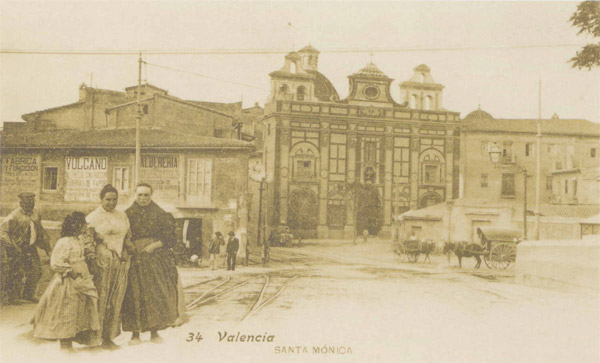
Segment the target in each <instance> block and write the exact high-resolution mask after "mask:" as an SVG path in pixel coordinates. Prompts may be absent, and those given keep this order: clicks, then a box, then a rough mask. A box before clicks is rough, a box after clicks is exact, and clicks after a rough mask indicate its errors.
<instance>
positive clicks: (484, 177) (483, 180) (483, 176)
mask: <svg viewBox="0 0 600 363" xmlns="http://www.w3.org/2000/svg"><path fill="white" fill-rule="evenodd" d="M487 186H488V175H487V174H481V187H482V188H487Z"/></svg>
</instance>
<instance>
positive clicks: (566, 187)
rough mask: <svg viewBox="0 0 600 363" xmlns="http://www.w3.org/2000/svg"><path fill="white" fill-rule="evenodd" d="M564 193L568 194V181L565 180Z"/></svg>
mask: <svg viewBox="0 0 600 363" xmlns="http://www.w3.org/2000/svg"><path fill="white" fill-rule="evenodd" d="M565 194H569V181H568V180H565Z"/></svg>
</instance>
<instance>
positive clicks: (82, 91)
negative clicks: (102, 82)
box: [79, 83, 87, 101]
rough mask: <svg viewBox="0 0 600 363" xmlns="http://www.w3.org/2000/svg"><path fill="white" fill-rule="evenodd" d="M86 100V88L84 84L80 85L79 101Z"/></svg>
mask: <svg viewBox="0 0 600 363" xmlns="http://www.w3.org/2000/svg"><path fill="white" fill-rule="evenodd" d="M86 98H87V86H86V85H85V83H82V84H81V86H79V101H85V99H86Z"/></svg>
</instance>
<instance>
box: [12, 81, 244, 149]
mask: <svg viewBox="0 0 600 363" xmlns="http://www.w3.org/2000/svg"><path fill="white" fill-rule="evenodd" d="M140 98H141V100H140V103H141V109H142V112H143V115H144V116H143V117H142V119H141V127H142V128H153V129H166V130H170V131H176V132H183V133H188V132H190V133H196V134H200V135H206V136H215V137H237V134H236V132H235V130H234V125H235V124H236V120H235V117H234V116H233V115H232V114H230V113H227V112H221V111H218V110H215V109H213V108H210V107H207V106H204V105H202V104H199V103H196V102H194V101H186V100H183V99H180V98H178V97H174V96H171V95H169V94H168V91H167V90H164V89H162V88H159V87H156V86H153V85H151V84H144V85H142V87H141V92H140ZM240 106H241V105H240ZM240 108H241V107H240ZM137 109H138V106H137V86H132V87H127V88H125V92H120V91H113V90H105V89H99V88H92V87H88V86H86V85H85V84H82V85H81V86H80V87H79V100H78V101H77V102H74V103H71V104H67V105H63V106H58V107H52V108H49V109H45V110H41V111H36V112H31V113H28V114H25V115H23V116H22V118H23V120H25V121H26V122H27V124H28V127H27V130H28V131H45V130H57V129H76V130H102V129H127V128H134V127H135V123H136V115H137Z"/></svg>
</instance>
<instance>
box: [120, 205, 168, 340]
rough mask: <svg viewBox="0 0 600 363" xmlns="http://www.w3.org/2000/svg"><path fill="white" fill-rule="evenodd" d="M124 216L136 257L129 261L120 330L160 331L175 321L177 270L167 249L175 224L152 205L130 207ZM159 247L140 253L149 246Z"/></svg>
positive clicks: (166, 214)
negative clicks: (160, 243) (153, 244)
mask: <svg viewBox="0 0 600 363" xmlns="http://www.w3.org/2000/svg"><path fill="white" fill-rule="evenodd" d="M125 213H126V214H127V216H128V217H129V223H130V225H131V241H132V242H133V244H134V245H135V247H136V250H137V251H138V252H137V253H135V254H134V256H133V257H132V258H131V267H130V269H129V275H128V285H127V291H126V292H125V299H124V300H123V307H122V310H121V314H122V317H123V330H125V331H137V332H143V331H151V330H162V329H165V328H166V327H167V326H168V325H170V324H172V323H173V322H174V321H175V320H176V319H177V317H178V310H177V303H178V301H177V278H178V276H177V268H176V267H175V259H174V257H173V254H172V253H171V250H170V249H171V248H172V247H173V246H174V245H175V241H176V235H175V220H174V218H173V216H172V215H171V214H169V213H167V212H165V211H164V210H163V209H162V208H160V207H159V206H158V205H156V203H154V202H151V203H150V204H149V205H148V206H146V207H142V206H140V205H138V204H137V203H135V202H134V203H133V205H132V206H131V207H129V208H128V209H127V210H126V211H125ZM156 241H161V242H162V244H163V247H161V248H157V249H155V250H154V251H153V252H152V253H147V252H141V251H142V250H143V248H144V247H145V246H147V245H149V244H150V243H153V242H156Z"/></svg>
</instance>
